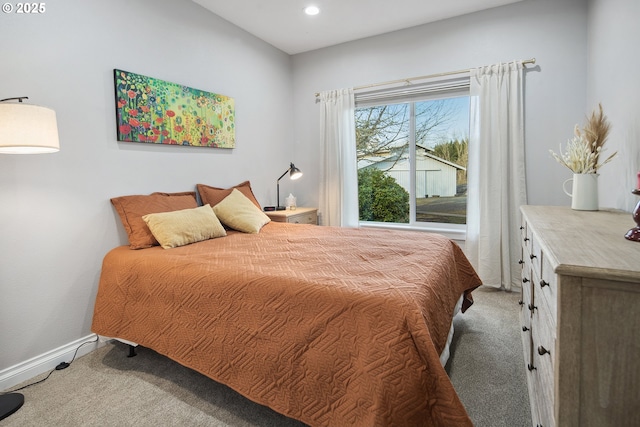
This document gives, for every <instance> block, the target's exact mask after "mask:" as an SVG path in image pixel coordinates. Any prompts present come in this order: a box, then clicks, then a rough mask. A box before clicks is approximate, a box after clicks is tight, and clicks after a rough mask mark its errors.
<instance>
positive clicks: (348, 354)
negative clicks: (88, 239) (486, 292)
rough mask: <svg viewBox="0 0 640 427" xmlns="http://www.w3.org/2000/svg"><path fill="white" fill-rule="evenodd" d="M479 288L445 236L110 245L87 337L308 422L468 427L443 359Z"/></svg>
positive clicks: (287, 231) (354, 233) (306, 235)
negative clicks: (457, 319)
mask: <svg viewBox="0 0 640 427" xmlns="http://www.w3.org/2000/svg"><path fill="white" fill-rule="evenodd" d="M479 285H480V280H479V278H478V276H477V275H476V273H475V272H474V270H473V268H472V267H471V265H470V264H469V262H468V261H467V259H466V257H465V256H464V254H463V252H462V251H461V249H460V248H459V247H458V245H457V244H455V243H454V242H452V241H450V240H449V239H447V238H445V237H443V236H440V235H436V234H428V233H421V232H410V231H392V230H382V229H367V228H340V227H321V226H315V225H300V224H288V223H276V222H269V223H267V224H266V225H264V226H262V227H261V229H260V231H259V232H258V233H245V232H239V231H234V230H230V229H228V230H226V234H225V236H224V237H222V238H212V239H206V240H203V241H199V242H196V243H192V244H187V245H184V246H179V247H174V248H171V249H164V248H163V247H161V246H151V247H147V248H144V249H141V250H131V249H130V247H129V246H120V247H117V248H114V249H113V250H111V251H110V252H109V253H108V254H107V255H106V256H105V258H104V261H103V266H102V272H101V276H100V281H99V288H98V293H97V297H96V303H95V308H94V317H93V325H92V330H93V331H94V332H95V333H97V334H98V335H101V336H106V337H113V338H116V339H120V340H123V341H125V342H130V343H135V344H139V345H142V346H144V347H148V348H151V349H153V350H155V351H157V352H158V353H160V354H163V355H165V356H167V357H169V358H171V359H173V360H174V361H176V362H178V363H180V364H182V365H184V366H186V367H189V368H191V369H194V370H196V371H198V372H200V373H202V374H204V375H206V376H208V377H210V378H212V379H213V380H216V381H219V382H221V383H223V384H226V385H228V386H230V387H231V388H233V389H234V390H236V391H238V392H239V393H241V394H242V395H244V396H246V397H247V398H249V399H251V400H253V401H255V402H257V403H259V404H262V405H266V406H268V407H270V408H272V409H273V410H275V411H277V412H280V413H282V414H284V415H286V416H288V417H291V418H294V419H297V420H300V421H302V422H304V423H306V424H309V425H311V426H444V425H446V426H469V425H472V424H471V421H470V419H469V417H468V415H467V413H466V411H465V409H464V407H463V405H462V403H461V402H460V400H459V398H458V396H457V394H456V392H455V390H454V389H453V386H452V384H451V382H450V380H449V378H448V376H447V374H446V372H445V370H444V367H443V365H442V363H441V360H440V356H441V354H442V353H443V351H445V347H446V345H447V340H448V337H449V338H450V329H451V325H452V318H453V315H454V311H455V307H456V304H457V302H459V301H462V311H464V310H466V309H467V308H468V307H469V306H470V305H471V304H472V302H473V300H472V296H471V291H472V290H473V289H475V288H476V287H478V286H479Z"/></svg>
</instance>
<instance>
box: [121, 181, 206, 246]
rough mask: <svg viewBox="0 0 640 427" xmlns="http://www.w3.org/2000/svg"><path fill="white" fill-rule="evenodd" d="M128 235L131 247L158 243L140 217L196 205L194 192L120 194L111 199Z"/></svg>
mask: <svg viewBox="0 0 640 427" xmlns="http://www.w3.org/2000/svg"><path fill="white" fill-rule="evenodd" d="M111 203H112V204H113V206H114V207H115V208H116V211H117V212H118V215H119V216H120V220H121V221H122V225H123V226H124V229H125V231H126V232H127V236H128V237H129V247H130V248H131V249H144V248H150V247H151V246H157V245H159V243H158V241H157V240H156V238H155V237H153V234H152V233H151V230H149V227H148V226H147V224H146V223H145V222H144V220H143V219H142V217H143V216H144V215H147V214H152V213H159V212H172V211H178V210H181V209H191V208H196V207H198V203H197V202H196V193H195V192H193V191H190V192H183V193H152V194H149V195H133V196H122V197H115V198H113V199H111Z"/></svg>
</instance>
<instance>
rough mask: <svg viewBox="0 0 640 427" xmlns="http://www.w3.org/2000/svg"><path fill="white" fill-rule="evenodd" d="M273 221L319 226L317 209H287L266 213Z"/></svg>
mask: <svg viewBox="0 0 640 427" xmlns="http://www.w3.org/2000/svg"><path fill="white" fill-rule="evenodd" d="M265 213H266V214H267V216H268V217H269V218H271V221H275V222H288V223H290V224H313V225H318V209H317V208H304V207H301V208H298V209H294V210H291V209H287V210H282V211H269V212H265Z"/></svg>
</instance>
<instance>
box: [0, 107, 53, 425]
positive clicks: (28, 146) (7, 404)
mask: <svg viewBox="0 0 640 427" xmlns="http://www.w3.org/2000/svg"><path fill="white" fill-rule="evenodd" d="M24 99H28V98H27V97H26V96H21V97H19V98H7V99H0V154H3V153H6V154H32V153H33V154H35V153H55V152H56V151H58V150H59V149H60V142H59V141H58V125H57V123H56V113H55V111H53V110H51V109H49V108H45V107H40V106H38V105H31V104H25V103H23V102H22V100H24ZM7 101H18V102H7ZM23 403H24V396H23V395H22V394H21V393H6V394H0V420H2V419H5V418H7V417H8V416H9V415H11V414H13V413H14V412H16V411H17V410H18V409H20V407H21V406H22V404H23Z"/></svg>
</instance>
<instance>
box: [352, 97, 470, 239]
mask: <svg viewBox="0 0 640 427" xmlns="http://www.w3.org/2000/svg"><path fill="white" fill-rule="evenodd" d="M394 101H395V99H394ZM371 104H372V102H369V103H368V104H367V105H364V106H358V107H357V108H356V112H355V116H356V117H355V122H356V144H357V157H358V202H359V209H360V210H359V213H360V221H366V222H383V223H397V224H410V225H414V226H424V225H427V224H428V225H429V226H434V225H436V226H437V225H438V224H441V225H446V224H466V206H467V204H466V193H467V192H466V186H467V174H466V169H467V153H468V141H469V96H468V89H466V90H462V91H461V90H459V89H458V90H456V91H452V92H451V93H442V92H439V93H437V94H433V95H431V96H430V95H429V94H426V95H424V96H422V97H420V99H416V96H415V95H413V96H412V99H411V100H409V101H408V102H395V103H389V104H387V103H384V101H383V100H380V99H377V100H376V101H374V102H373V104H375V105H371Z"/></svg>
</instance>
